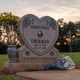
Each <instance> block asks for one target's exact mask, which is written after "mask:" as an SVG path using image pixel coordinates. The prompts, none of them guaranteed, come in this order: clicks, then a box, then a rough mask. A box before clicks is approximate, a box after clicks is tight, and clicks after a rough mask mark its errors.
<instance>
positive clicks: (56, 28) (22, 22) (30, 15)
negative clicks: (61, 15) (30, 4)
mask: <svg viewBox="0 0 80 80" xmlns="http://www.w3.org/2000/svg"><path fill="white" fill-rule="evenodd" d="M27 18H35V19H37V20H38V21H39V22H41V21H44V20H45V19H46V20H47V19H50V20H51V21H52V23H53V24H52V26H51V27H52V28H53V29H55V30H56V36H55V40H53V43H52V44H50V46H49V47H48V48H47V49H45V50H44V51H42V52H39V51H37V50H35V49H34V48H33V47H31V45H30V44H29V43H28V42H27V40H26V38H25V36H24V32H23V28H24V27H25V26H23V24H25V25H26V23H24V21H25V20H26V19H27ZM28 25H29V23H28V24H27V25H26V26H27V27H28ZM53 25H55V27H54V26H53ZM19 27H20V35H21V37H22V40H23V42H24V43H25V45H26V46H27V48H29V49H30V50H31V51H32V52H33V53H35V54H37V55H39V56H42V55H44V54H46V53H47V52H49V51H50V50H51V49H52V48H53V46H54V43H55V42H56V40H57V38H58V31H59V30H58V25H57V22H56V21H55V20H54V19H53V18H51V17H49V16H44V17H41V18H38V17H37V16H35V15H33V14H27V15H24V16H23V17H22V18H21V20H20V23H19Z"/></svg>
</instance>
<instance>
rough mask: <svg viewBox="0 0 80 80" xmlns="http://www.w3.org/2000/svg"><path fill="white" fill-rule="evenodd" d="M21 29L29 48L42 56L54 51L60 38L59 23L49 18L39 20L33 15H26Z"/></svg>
mask: <svg viewBox="0 0 80 80" xmlns="http://www.w3.org/2000/svg"><path fill="white" fill-rule="evenodd" d="M19 27H20V34H21V37H22V39H23V42H24V43H25V45H26V46H27V48H29V49H30V50H31V51H32V52H33V53H36V54H37V55H40V56H41V55H43V54H46V53H47V52H48V51H49V50H50V49H52V47H53V46H54V43H55V42H56V40H57V37H58V26H57V23H56V21H55V20H54V19H53V18H51V17H49V16H44V17H42V18H38V17H36V16H34V15H32V14H28V15H25V16H23V17H22V18H21V20H20V23H19Z"/></svg>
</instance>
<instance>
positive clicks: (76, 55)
mask: <svg viewBox="0 0 80 80" xmlns="http://www.w3.org/2000/svg"><path fill="white" fill-rule="evenodd" d="M60 55H62V56H70V57H71V58H72V60H73V61H74V62H75V63H76V64H80V52H73V53H60ZM6 61H8V56H7V55H0V70H3V65H4V63H5V62H6Z"/></svg>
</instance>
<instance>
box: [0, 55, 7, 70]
mask: <svg viewBox="0 0 80 80" xmlns="http://www.w3.org/2000/svg"><path fill="white" fill-rule="evenodd" d="M6 61H8V56H7V55H0V70H3V65H4V63H5V62H6Z"/></svg>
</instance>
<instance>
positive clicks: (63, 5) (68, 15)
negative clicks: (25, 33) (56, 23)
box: [0, 0, 80, 21]
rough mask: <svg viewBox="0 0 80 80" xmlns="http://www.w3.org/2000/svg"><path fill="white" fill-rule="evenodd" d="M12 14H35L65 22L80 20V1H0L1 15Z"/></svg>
mask: <svg viewBox="0 0 80 80" xmlns="http://www.w3.org/2000/svg"><path fill="white" fill-rule="evenodd" d="M2 12H12V13H13V14H14V15H17V16H20V17H22V16H23V15H25V14H34V15H36V16H38V17H42V16H51V17H53V18H54V19H56V20H58V19H59V18H64V20H65V21H79V20H80V0H0V13H2Z"/></svg>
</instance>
